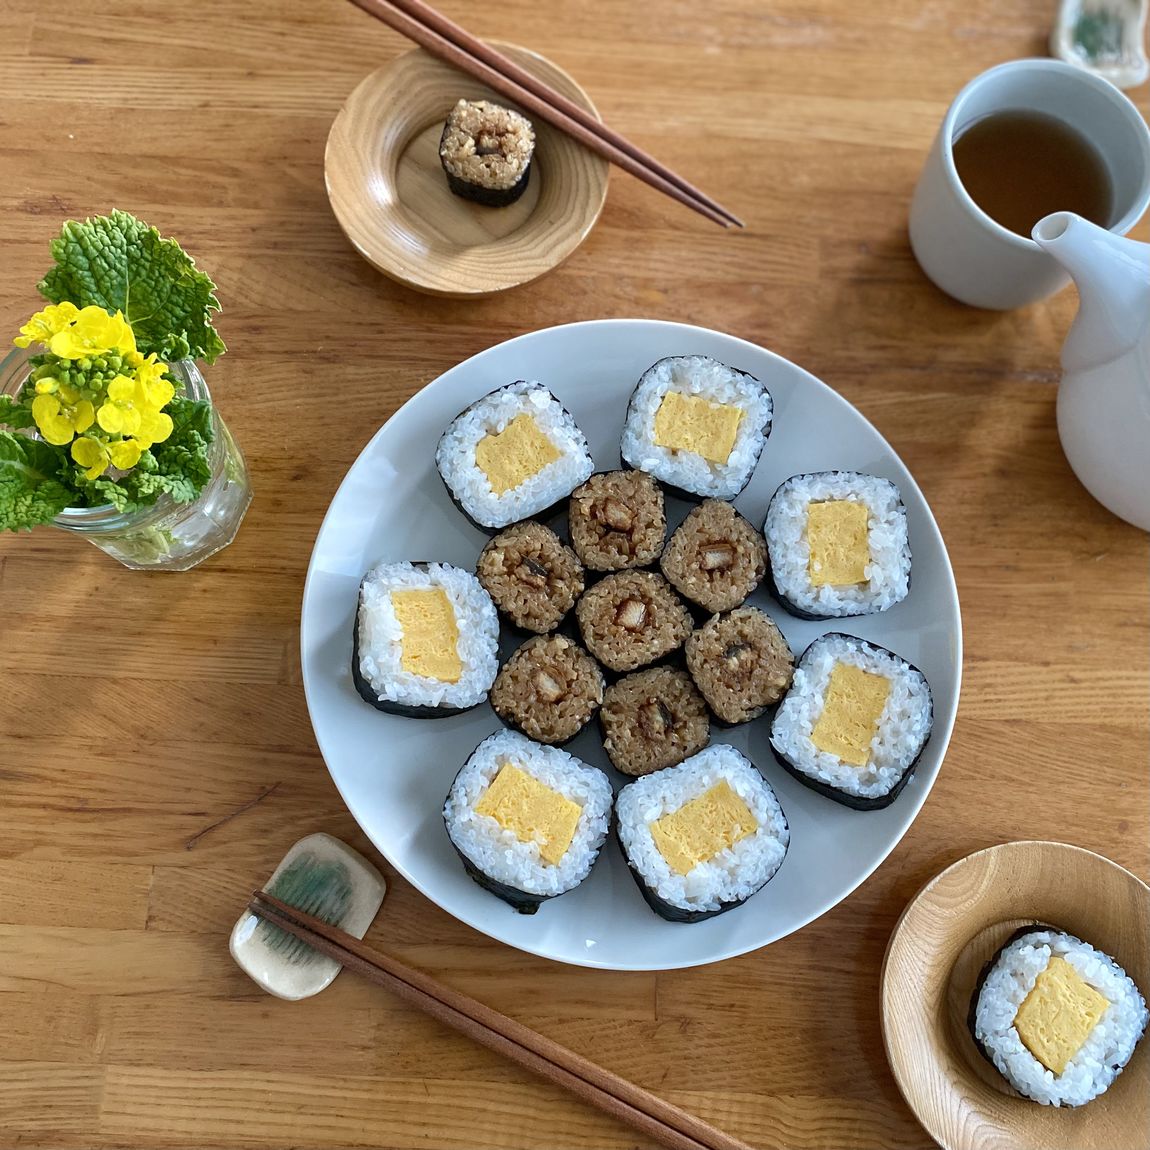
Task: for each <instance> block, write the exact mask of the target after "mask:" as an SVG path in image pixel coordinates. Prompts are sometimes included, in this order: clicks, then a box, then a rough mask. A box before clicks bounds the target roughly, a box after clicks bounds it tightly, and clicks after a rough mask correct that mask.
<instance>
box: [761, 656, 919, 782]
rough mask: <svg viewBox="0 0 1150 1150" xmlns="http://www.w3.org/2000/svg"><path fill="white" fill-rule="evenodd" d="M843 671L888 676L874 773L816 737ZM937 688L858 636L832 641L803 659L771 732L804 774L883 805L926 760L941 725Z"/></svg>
mask: <svg viewBox="0 0 1150 1150" xmlns="http://www.w3.org/2000/svg"><path fill="white" fill-rule="evenodd" d="M836 663H849V664H851V665H852V666H855V667H860V668H862V670H864V671H870V672H872V673H874V674H878V675H885V676H886V677H887V678H889V679H890V681H891V688H890V694H889V695H888V696H887V701H886V706H885V707H884V708H883V712H882V715H881V717H880V718H879V721H878V726H877V729H876V730H875V735H874V738H873V739H872V740H871V744H870V754H869V756H868V758H867V763H866V766H864V767H856V766H853V765H852V764H851V763H844V762H843V761H842V759H840V758H839V757H838V756H837V755H832V754H830V753H829V752H827V751H820V750H819V749H818V747H816V746H815V745H814V743H813V742H811V732H812V731H813V730H814V728H815V724H816V723H817V722H818V721H819V717H820V716H821V715H822V713H823V705H824V703H825V702H826V695H827V686H828V684H829V683H830V677H831V672H832V671H833V670H834V667H835V664H836ZM933 715H934V711H933V704H932V702H931V694H930V687H929V686H928V685H927V681H926V679H925V678H924V677H923V674H922V672H921V671H918V670H917V669H916V668H914V667H912V666H911V665H910V664H909V663H907V662H906V661H905V660H903V659H900V658H899V657H898V656H897V655H895V654H894V653H893V652H892V651H887V650H886V649H885V648H883V647H876V646H875V645H874V644H872V643H867V642H865V641H864V640H862V639H856V638H854V637H852V636H850V635H835V634H831V635H824V636H822V638H820V639H816V640H815V641H814V642H813V643H812V644H811V645H810V646H809V647H808V648H807V649H806V651H805V652H804V653H803V657H802V658H801V659H800V660H799V665H798V666H797V667H796V668H795V677H794V680H793V682H792V683H791V689H790V690H789V691H788V692H787V695H786V698H785V699H783V701H782V703H781V704H780V706H779V709H778V711H776V712H775V718H774V722H773V723H772V724H771V745H772V746H773V747H774V748H775V750H776V751H777V752H778V753H779V754H780V755H781V756H782V757H783V758H785V759H786V760H787V762H789V763H790V764H791V765H792V766H793V767H794V768H795V769H796V770H799V771H801V772H802V773H803V774H806V775H809V776H810V777H811V778H812V779H817V780H818V781H819V782H822V783H826V784H828V785H829V786H832V787H834V788H835V789H836V790H839V791H842V792H843V793H844V794H847V795H852V796H854V797H855V798H861V799H878V798H882V797H883V796H884V795H887V794H889V793H890V792H891V791H892V790H893V789H894V787H895V786H896V785H897V783H898V782H899V780H900V779H901V778H902V776H903V775H904V774H905V773H906V771H907V770H908V769H909V768H910V766H911V765H912V764H913V763H914V761H915V759H917V758H918V755H919V752H920V751H921V750H922V748H923V746H924V744H925V743H926V740H927V738H928V737H929V735H930V729H931V723H932V721H933Z"/></svg>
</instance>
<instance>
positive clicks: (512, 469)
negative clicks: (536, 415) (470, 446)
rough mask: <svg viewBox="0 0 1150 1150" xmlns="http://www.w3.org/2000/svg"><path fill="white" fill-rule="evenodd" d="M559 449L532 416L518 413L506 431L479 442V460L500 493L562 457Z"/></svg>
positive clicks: (477, 459)
mask: <svg viewBox="0 0 1150 1150" xmlns="http://www.w3.org/2000/svg"><path fill="white" fill-rule="evenodd" d="M559 455H560V452H559V449H558V448H557V447H556V446H555V444H554V443H552V442H551V440H550V439H548V438H547V436H546V435H544V434H543V432H542V431H540V430H539V424H537V423H536V422H535V420H534V419H532V418H531V416H529V415H527V414H525V413H521V414H519V415H517V416H516V417H515V418H514V419H513V420H512V421H511V422H510V423H509V424H508V425H507V426H506V427H505V428H504V429H503V430H502V431H500V432H498V433H495V432H491V433H489V434H487V435H485V436H484V437H483V438H482V439H481V440H480V441H479V442H478V443H477V444H476V445H475V463H476V465H477V466H478V468H479V470H480V471H482V472H483V474H484V475H486V476H487V482H488V483H490V484H491V490H492V491H494V492H495V494H496V495H503V494H504V493H505V492H508V491H514V490H515V488H516V487H518V486H519V485H520V484H521V483H524V482H525V481H526V480H528V479H530V478H531V476H533V475H537V474H538V473H539V472H540V471H542V470H543V468H545V467H546V466H547V465H548V464H549V463H554V462H555V460H557V459H558V458H559Z"/></svg>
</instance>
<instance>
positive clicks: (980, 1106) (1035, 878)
mask: <svg viewBox="0 0 1150 1150" xmlns="http://www.w3.org/2000/svg"><path fill="white" fill-rule="evenodd" d="M1036 922H1039V923H1043V924H1049V925H1051V926H1055V927H1058V928H1060V929H1062V930H1066V931H1069V932H1070V933H1071V934H1074V935H1077V936H1078V937H1079V938H1081V939H1083V940H1084V941H1086V942H1088V943H1090V944H1091V945H1092V946H1096V947H1097V948H1098V949H1099V950H1103V951H1105V952H1106V953H1107V954H1109V955H1111V956H1112V957H1113V958H1115V959H1116V960H1117V961H1118V963H1119V964H1120V965H1121V966H1122V967H1123V968H1124V969H1125V970H1126V973H1127V974H1129V975H1130V977H1131V978H1133V979H1134V981H1135V983H1136V984H1137V986H1138V988H1139V990H1141V991H1142V993H1143V994H1146V993H1147V991H1148V990H1150V887H1147V885H1146V884H1145V883H1144V882H1142V881H1141V880H1140V879H1139V878H1137V877H1136V876H1134V875H1132V874H1131V873H1130V872H1129V871H1127V870H1124V869H1123V868H1122V867H1120V866H1118V864H1117V863H1112V862H1110V860H1109V859H1105V858H1103V857H1102V856H1101V855H1096V854H1093V853H1092V852H1090V851H1087V850H1083V849H1081V848H1080V847H1073V846H1067V845H1065V844H1064V843H1046V842H1014V843H1004V844H1003V845H1002V846H997V847H991V848H989V849H988V850H984V851H978V852H977V853H976V854H972V855H969V856H968V857H967V858H964V859H962V860H961V861H960V862H956V863H955V864H954V865H953V866H950V867H948V868H947V869H946V870H944V871H943V872H942V873H941V874H939V875H937V876H936V877H935V878H933V879H932V880H931V881H930V882H929V883H927V885H926V886H925V887H923V889H922V890H921V891H920V892H919V893H918V895H916V896H915V898H914V900H913V901H912V902H911V904H910V905H909V906H908V907H907V908H906V910H905V911H904V912H903V915H902V917H901V918H900V919H899V921H898V925H897V926H896V927H895V929H894V933H893V934H892V935H891V940H890V945H889V946H888V947H887V952H886V960H885V962H884V963H883V971H882V1021H883V1038H884V1041H885V1043H886V1052H887V1057H888V1058H889V1060H890V1064H891V1068H892V1069H893V1071H894V1076H895V1078H896V1080H897V1081H898V1085H899V1089H901V1090H902V1092H903V1095H904V1096H905V1097H906V1100H907V1102H908V1103H909V1104H910V1108H911V1109H912V1110H913V1111H914V1113H915V1115H916V1117H917V1118H918V1120H919V1121H920V1122H921V1123H922V1124H923V1126H925V1127H926V1129H927V1131H928V1132H929V1133H930V1135H931V1137H933V1138H934V1139H935V1140H936V1141H937V1142H938V1143H939V1144H940V1145H941V1146H942V1147H943V1148H944V1150H1038V1148H1040V1147H1049V1148H1050V1150H1067V1148H1069V1147H1073V1148H1074V1150H1146V1132H1147V1130H1148V1129H1150V1040H1144V1041H1143V1042H1141V1043H1140V1044H1139V1045H1138V1047H1137V1049H1136V1050H1135V1051H1134V1055H1133V1057H1132V1058H1131V1059H1130V1062H1129V1064H1128V1065H1127V1067H1126V1069H1125V1070H1123V1071H1122V1073H1121V1074H1119V1076H1118V1078H1117V1080H1116V1081H1115V1082H1114V1084H1113V1085H1112V1086H1111V1087H1110V1089H1109V1090H1107V1091H1106V1093H1105V1094H1103V1095H1102V1096H1101V1097H1100V1098H1096V1099H1094V1101H1093V1102H1088V1103H1087V1104H1086V1105H1085V1106H1079V1107H1075V1108H1067V1107H1053V1106H1040V1105H1039V1104H1038V1103H1036V1102H1031V1101H1029V1100H1028V1099H1025V1098H1022V1097H1020V1096H1019V1095H1018V1094H1016V1093H1015V1092H1014V1091H1013V1090H1012V1089H1011V1087H1010V1086H1009V1084H1008V1083H1007V1081H1006V1079H1004V1078H1003V1077H1002V1076H1001V1075H1000V1074H999V1073H998V1071H997V1070H995V1068H994V1067H993V1066H992V1065H991V1063H989V1062H988V1061H987V1060H986V1059H985V1058H984V1057H983V1056H982V1054H981V1053H980V1052H979V1050H978V1048H977V1047H976V1046H975V1044H974V1039H973V1038H972V1037H971V1034H970V1030H969V1029H968V1026H967V1014H968V1011H969V1009H970V1000H971V996H972V994H973V993H974V987H975V983H976V981H977V979H978V976H979V974H980V973H981V971H982V968H983V967H984V966H985V964H986V963H987V962H988V961H989V960H990V958H991V957H992V956H993V955H994V954H995V952H996V951H997V950H998V949H999V947H1001V946H1002V945H1003V944H1004V943H1005V942H1006V940H1007V939H1008V938H1009V937H1010V935H1011V934H1013V933H1014V931H1015V930H1017V929H1018V928H1019V927H1023V926H1029V925H1031V924H1033V923H1036Z"/></svg>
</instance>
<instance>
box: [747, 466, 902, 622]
mask: <svg viewBox="0 0 1150 1150" xmlns="http://www.w3.org/2000/svg"><path fill="white" fill-rule="evenodd" d="M763 534H764V535H765V536H766V537H767V550H768V552H769V554H770V561H771V578H772V580H773V582H774V586H775V595H776V597H777V598H778V600H779V602H780V603H781V604H782V605H783V606H784V607H785V608H786V609H787V610H788V611H790V612H791V614H792V615H798V616H799V617H800V618H804V619H833V618H839V617H842V616H844V615H869V614H872V613H873V612H875V611H885V610H887V608H888V607H893V606H894V605H895V604H896V603H901V602H902V600H903V599H905V598H906V596H907V593H908V592H909V591H910V544H909V542H908V540H907V530H906V508H905V507H904V506H903V502H902V496H901V495H900V494H899V490H898V488H897V487H896V486H895V485H894V484H893V483H892V482H891V481H890V480H889V479H880V478H879V477H878V476H876V475H863V474H862V473H861V472H858V471H820V472H816V473H814V474H811V475H792V476H791V478H790V479H788V480H786V481H785V482H784V483H783V484H782V485H781V486H780V487H779V489H778V490H777V491H776V492H775V494H774V496H773V497H772V498H771V502H770V506H769V507H768V508H767V518H766V521H765V523H764V524H763Z"/></svg>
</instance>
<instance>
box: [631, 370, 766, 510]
mask: <svg viewBox="0 0 1150 1150" xmlns="http://www.w3.org/2000/svg"><path fill="white" fill-rule="evenodd" d="M772 412H773V404H772V402H771V393H770V392H769V391H768V390H767V389H766V387H765V386H764V385H763V384H762V383H760V382H759V381H758V380H757V379H755V377H754V376H753V375H748V374H747V373H746V372H744V371H737V370H736V369H735V368H733V367H728V366H727V365H726V364H725V363H720V362H719V361H718V360H717V359H711V358H710V357H709V356H705V355H679V356H672V357H670V358H668V359H661V360H659V362H658V363H656V364H655V365H654V366H653V367H650V368H648V369H647V370H646V371H645V372H644V373H643V375H642V376H641V377H640V379H639V383H638V386H637V387H636V388H635V391H634V393H633V394H632V396H631V401H630V403H629V404H628V406H627V417H626V422H625V424H624V426H623V439H622V443H621V445H620V453H621V454H622V457H623V462H624V463H625V464H626V465H627V466H628V467H632V468H634V469H635V470H636V471H645V472H647V474H649V475H653V476H654V477H655V478H656V479H658V480H659V481H660V482H661V483H664V484H666V485H667V486H668V487H670V488H671V489H673V490H674V491H676V492H677V493H679V494H681V495H683V496H685V497H686V498H688V499H693V498H699V497H711V498H716V499H734V497H735V496H736V495H738V494H739V492H740V491H742V490H743V488H744V487H746V485H747V483H748V481H749V480H750V478H751V475H752V473H753V472H754V470H755V464H756V463H758V461H759V455H760V454H761V452H762V450H763V445H764V444H765V443H766V441H767V436H768V435H770V434H771V417H772Z"/></svg>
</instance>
